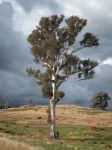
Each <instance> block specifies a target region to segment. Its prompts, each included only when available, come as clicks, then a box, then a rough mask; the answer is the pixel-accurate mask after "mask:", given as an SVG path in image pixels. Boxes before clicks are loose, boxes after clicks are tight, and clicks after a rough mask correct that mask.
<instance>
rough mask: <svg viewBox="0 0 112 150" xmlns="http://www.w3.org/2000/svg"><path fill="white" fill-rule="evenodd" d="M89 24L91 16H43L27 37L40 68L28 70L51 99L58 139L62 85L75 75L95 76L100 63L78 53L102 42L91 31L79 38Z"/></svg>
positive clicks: (53, 136)
mask: <svg viewBox="0 0 112 150" xmlns="http://www.w3.org/2000/svg"><path fill="white" fill-rule="evenodd" d="M86 24H87V20H86V19H82V18H79V17H78V16H70V17H69V18H65V17H64V16H63V15H61V16H57V15H52V16H50V17H42V18H41V19H40V21H39V25H38V26H36V28H35V29H34V30H33V31H32V33H31V34H30V35H29V36H28V38H27V40H28V42H29V43H30V45H31V47H30V51H31V54H32V55H33V58H34V61H35V63H36V64H37V68H36V69H33V68H32V67H29V68H27V73H28V74H29V76H31V77H33V78H34V79H35V81H36V82H37V83H38V84H39V85H40V86H41V88H42V93H43V96H44V97H45V98H48V99H49V106H50V115H51V130H50V134H51V137H52V138H54V139H55V138H56V130H55V107H56V104H57V102H58V100H59V99H60V98H62V97H63V96H64V93H63V92H62V91H59V88H60V86H61V85H62V84H63V82H65V81H66V80H68V79H69V78H70V76H73V75H76V76H77V78H79V79H80V80H83V79H91V78H93V77H94V74H95V71H94V68H95V67H96V66H97V65H98V63H97V62H96V61H94V60H90V59H84V60H81V59H80V58H79V57H78V56H77V55H76V52H77V51H79V50H81V49H84V48H91V47H93V46H95V47H96V46H98V45H99V40H98V38H97V37H96V36H95V35H94V34H92V33H90V32H86V33H85V34H83V36H82V38H81V39H80V40H77V39H79V38H77V37H78V35H79V33H80V32H81V31H82V30H83V28H84V27H85V26H86ZM39 68H40V69H39Z"/></svg>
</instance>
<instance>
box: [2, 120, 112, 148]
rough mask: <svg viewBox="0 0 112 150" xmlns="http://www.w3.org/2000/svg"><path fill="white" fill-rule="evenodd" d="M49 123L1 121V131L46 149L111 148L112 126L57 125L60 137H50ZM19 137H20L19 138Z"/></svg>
mask: <svg viewBox="0 0 112 150" xmlns="http://www.w3.org/2000/svg"><path fill="white" fill-rule="evenodd" d="M49 130H50V126H49V125H20V124H14V123H11V122H5V121H4V122H1V123H0V132H1V133H5V134H7V136H8V135H12V137H13V138H14V139H17V140H19V141H22V142H25V143H28V144H29V145H33V146H41V147H43V148H44V149H45V150H111V149H112V127H108V128H100V127H90V126H78V125H77V126H75V125H74V126H73V125H57V131H58V132H59V139H57V140H51V139H50V138H49ZM17 137H18V138H17Z"/></svg>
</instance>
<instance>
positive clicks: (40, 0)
mask: <svg viewBox="0 0 112 150" xmlns="http://www.w3.org/2000/svg"><path fill="white" fill-rule="evenodd" d="M17 2H18V3H19V4H20V5H21V6H22V7H23V8H24V9H25V10H26V11H28V12H29V11H31V10H32V9H33V8H34V7H37V8H45V7H47V8H49V9H50V10H51V11H52V12H54V13H56V12H58V11H59V10H60V6H59V5H58V3H57V2H56V1H55V0H32V1H31V0H17Z"/></svg>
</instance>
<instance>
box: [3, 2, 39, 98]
mask: <svg viewBox="0 0 112 150" xmlns="http://www.w3.org/2000/svg"><path fill="white" fill-rule="evenodd" d="M12 15H13V9H12V7H11V4H10V3H8V2H4V3H2V4H0V95H1V96H11V97H14V98H17V97H18V99H19V97H26V99H28V98H30V97H32V95H33V97H38V99H40V97H41V94H39V93H40V92H38V91H39V88H38V87H37V86H36V85H35V84H34V83H33V82H32V80H29V79H28V77H27V76H26V73H25V68H26V66H28V64H31V63H32V60H31V57H30V55H29V51H28V45H27V43H26V37H25V36H24V35H23V34H22V33H20V32H15V31H14V30H13V21H12Z"/></svg>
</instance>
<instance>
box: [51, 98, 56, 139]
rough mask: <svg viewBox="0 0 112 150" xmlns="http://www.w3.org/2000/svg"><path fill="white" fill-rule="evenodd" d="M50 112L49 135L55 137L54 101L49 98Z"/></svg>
mask: <svg viewBox="0 0 112 150" xmlns="http://www.w3.org/2000/svg"><path fill="white" fill-rule="evenodd" d="M50 113H51V115H50V116H51V131H50V136H51V138H52V139H56V131H55V101H54V100H53V99H51V100H50Z"/></svg>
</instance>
